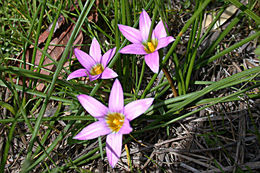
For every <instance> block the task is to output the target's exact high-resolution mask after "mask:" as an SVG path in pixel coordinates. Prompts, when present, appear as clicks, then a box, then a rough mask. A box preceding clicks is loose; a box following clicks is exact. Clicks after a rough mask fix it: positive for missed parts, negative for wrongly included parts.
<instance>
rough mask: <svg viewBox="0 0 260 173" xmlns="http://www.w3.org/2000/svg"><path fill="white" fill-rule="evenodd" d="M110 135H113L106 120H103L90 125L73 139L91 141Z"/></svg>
mask: <svg viewBox="0 0 260 173" xmlns="http://www.w3.org/2000/svg"><path fill="white" fill-rule="evenodd" d="M109 133H111V130H110V129H109V128H108V127H107V123H106V121H105V119H103V120H99V121H97V122H94V123H92V124H90V125H88V126H87V127H85V128H84V129H82V130H81V131H80V132H79V133H78V134H77V135H76V136H74V137H73V139H78V140H90V139H94V138H97V137H99V136H103V135H107V134H109Z"/></svg>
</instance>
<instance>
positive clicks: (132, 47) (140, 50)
mask: <svg viewBox="0 0 260 173" xmlns="http://www.w3.org/2000/svg"><path fill="white" fill-rule="evenodd" d="M119 52H120V53H122V54H137V55H146V54H147V53H146V52H145V50H144V45H142V44H129V45H127V46H125V47H123V48H122V49H121V50H120V51H119Z"/></svg>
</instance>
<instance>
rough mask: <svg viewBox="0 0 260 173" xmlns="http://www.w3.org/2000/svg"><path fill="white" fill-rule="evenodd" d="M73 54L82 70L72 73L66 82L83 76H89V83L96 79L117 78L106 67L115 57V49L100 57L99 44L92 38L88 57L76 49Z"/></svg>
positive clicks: (114, 73)
mask: <svg viewBox="0 0 260 173" xmlns="http://www.w3.org/2000/svg"><path fill="white" fill-rule="evenodd" d="M74 52H75V55H76V57H77V59H78V61H79V62H80V64H81V65H82V66H83V67H84V68H83V69H79V70H76V71H74V72H72V73H71V74H70V75H69V76H68V78H67V80H70V79H73V78H77V77H85V76H89V80H90V81H93V80H96V79H98V78H101V79H111V78H115V77H117V74H116V72H114V71H113V70H112V69H110V68H108V67H107V64H108V63H109V61H110V60H111V59H112V57H113V56H114V55H115V52H116V49H115V48H113V49H110V50H108V51H107V52H106V53H105V54H104V55H103V56H102V55H101V50H100V46H99V43H98V41H97V40H96V38H94V39H93V40H92V43H91V46H90V50H89V55H88V54H86V53H85V52H83V51H81V50H79V49H77V48H75V49H74Z"/></svg>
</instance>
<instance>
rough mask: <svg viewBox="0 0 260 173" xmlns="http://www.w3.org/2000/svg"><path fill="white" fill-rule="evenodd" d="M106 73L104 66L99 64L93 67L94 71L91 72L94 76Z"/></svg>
mask: <svg viewBox="0 0 260 173" xmlns="http://www.w3.org/2000/svg"><path fill="white" fill-rule="evenodd" d="M103 71H104V67H103V66H102V64H97V65H95V66H94V67H92V69H91V70H90V74H91V75H92V76H95V75H98V74H101V73H102V72H103Z"/></svg>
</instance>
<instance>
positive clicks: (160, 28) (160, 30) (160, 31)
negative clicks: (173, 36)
mask: <svg viewBox="0 0 260 173" xmlns="http://www.w3.org/2000/svg"><path fill="white" fill-rule="evenodd" d="M153 32H154V35H155V38H157V39H160V38H163V37H167V33H166V30H165V28H164V25H163V22H162V21H160V22H159V23H158V24H157V25H156V27H155V28H154V30H153Z"/></svg>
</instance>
